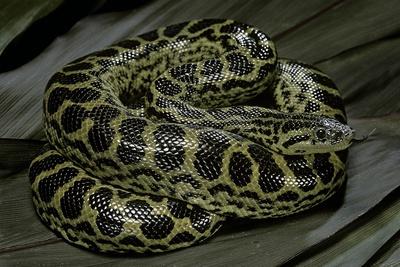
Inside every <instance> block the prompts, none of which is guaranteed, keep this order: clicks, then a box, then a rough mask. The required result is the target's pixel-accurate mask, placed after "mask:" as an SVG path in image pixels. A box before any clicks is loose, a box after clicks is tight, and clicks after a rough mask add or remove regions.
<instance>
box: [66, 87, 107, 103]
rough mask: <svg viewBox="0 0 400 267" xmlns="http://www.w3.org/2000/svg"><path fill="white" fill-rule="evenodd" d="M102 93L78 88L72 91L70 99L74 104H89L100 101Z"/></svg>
mask: <svg viewBox="0 0 400 267" xmlns="http://www.w3.org/2000/svg"><path fill="white" fill-rule="evenodd" d="M100 95H101V94H100V92H99V91H98V90H95V89H91V88H77V89H75V90H73V91H70V93H69V95H68V99H69V100H71V101H72V102H74V103H87V102H90V101H94V100H97V99H99V97H100Z"/></svg>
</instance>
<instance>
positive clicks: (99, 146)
mask: <svg viewBox="0 0 400 267" xmlns="http://www.w3.org/2000/svg"><path fill="white" fill-rule="evenodd" d="M114 134H115V132H114V130H113V129H112V128H111V127H104V125H98V124H95V125H93V127H92V128H90V130H89V132H88V141H89V144H90V146H91V147H92V149H93V151H94V152H96V153H98V152H104V151H106V150H108V148H109V147H110V145H111V143H112V141H113V140H114Z"/></svg>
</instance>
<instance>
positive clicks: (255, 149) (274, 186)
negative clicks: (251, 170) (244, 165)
mask: <svg viewBox="0 0 400 267" xmlns="http://www.w3.org/2000/svg"><path fill="white" fill-rule="evenodd" d="M249 153H250V155H251V157H252V158H253V159H254V161H256V162H257V164H258V169H259V180H258V184H259V185H260V188H261V190H262V191H263V192H265V193H269V192H277V191H279V190H280V189H281V188H282V187H283V186H284V185H285V176H284V173H283V172H282V170H281V168H280V167H279V166H278V164H276V162H275V161H274V159H273V157H272V153H271V152H269V151H268V150H266V149H264V148H263V147H261V146H258V145H250V146H249Z"/></svg>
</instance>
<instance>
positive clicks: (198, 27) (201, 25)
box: [188, 19, 225, 33]
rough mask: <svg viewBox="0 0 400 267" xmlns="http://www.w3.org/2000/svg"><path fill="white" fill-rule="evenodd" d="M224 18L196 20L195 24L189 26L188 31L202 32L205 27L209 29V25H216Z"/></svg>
mask: <svg viewBox="0 0 400 267" xmlns="http://www.w3.org/2000/svg"><path fill="white" fill-rule="evenodd" d="M224 21H225V20H224V19H204V20H200V21H198V22H196V23H195V24H193V25H192V26H190V27H189V28H188V31H189V32H190V33H196V32H200V31H202V30H204V29H207V28H208V27H210V26H212V25H215V24H219V23H222V22H224Z"/></svg>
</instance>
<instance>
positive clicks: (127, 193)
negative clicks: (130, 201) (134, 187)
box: [117, 190, 132, 199]
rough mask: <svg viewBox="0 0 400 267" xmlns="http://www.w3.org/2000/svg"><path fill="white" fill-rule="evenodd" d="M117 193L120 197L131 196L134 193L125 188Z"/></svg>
mask: <svg viewBox="0 0 400 267" xmlns="http://www.w3.org/2000/svg"><path fill="white" fill-rule="evenodd" d="M117 195H118V197H119V198H121V199H124V198H129V197H131V196H132V193H131V192H129V191H125V190H117Z"/></svg>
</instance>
